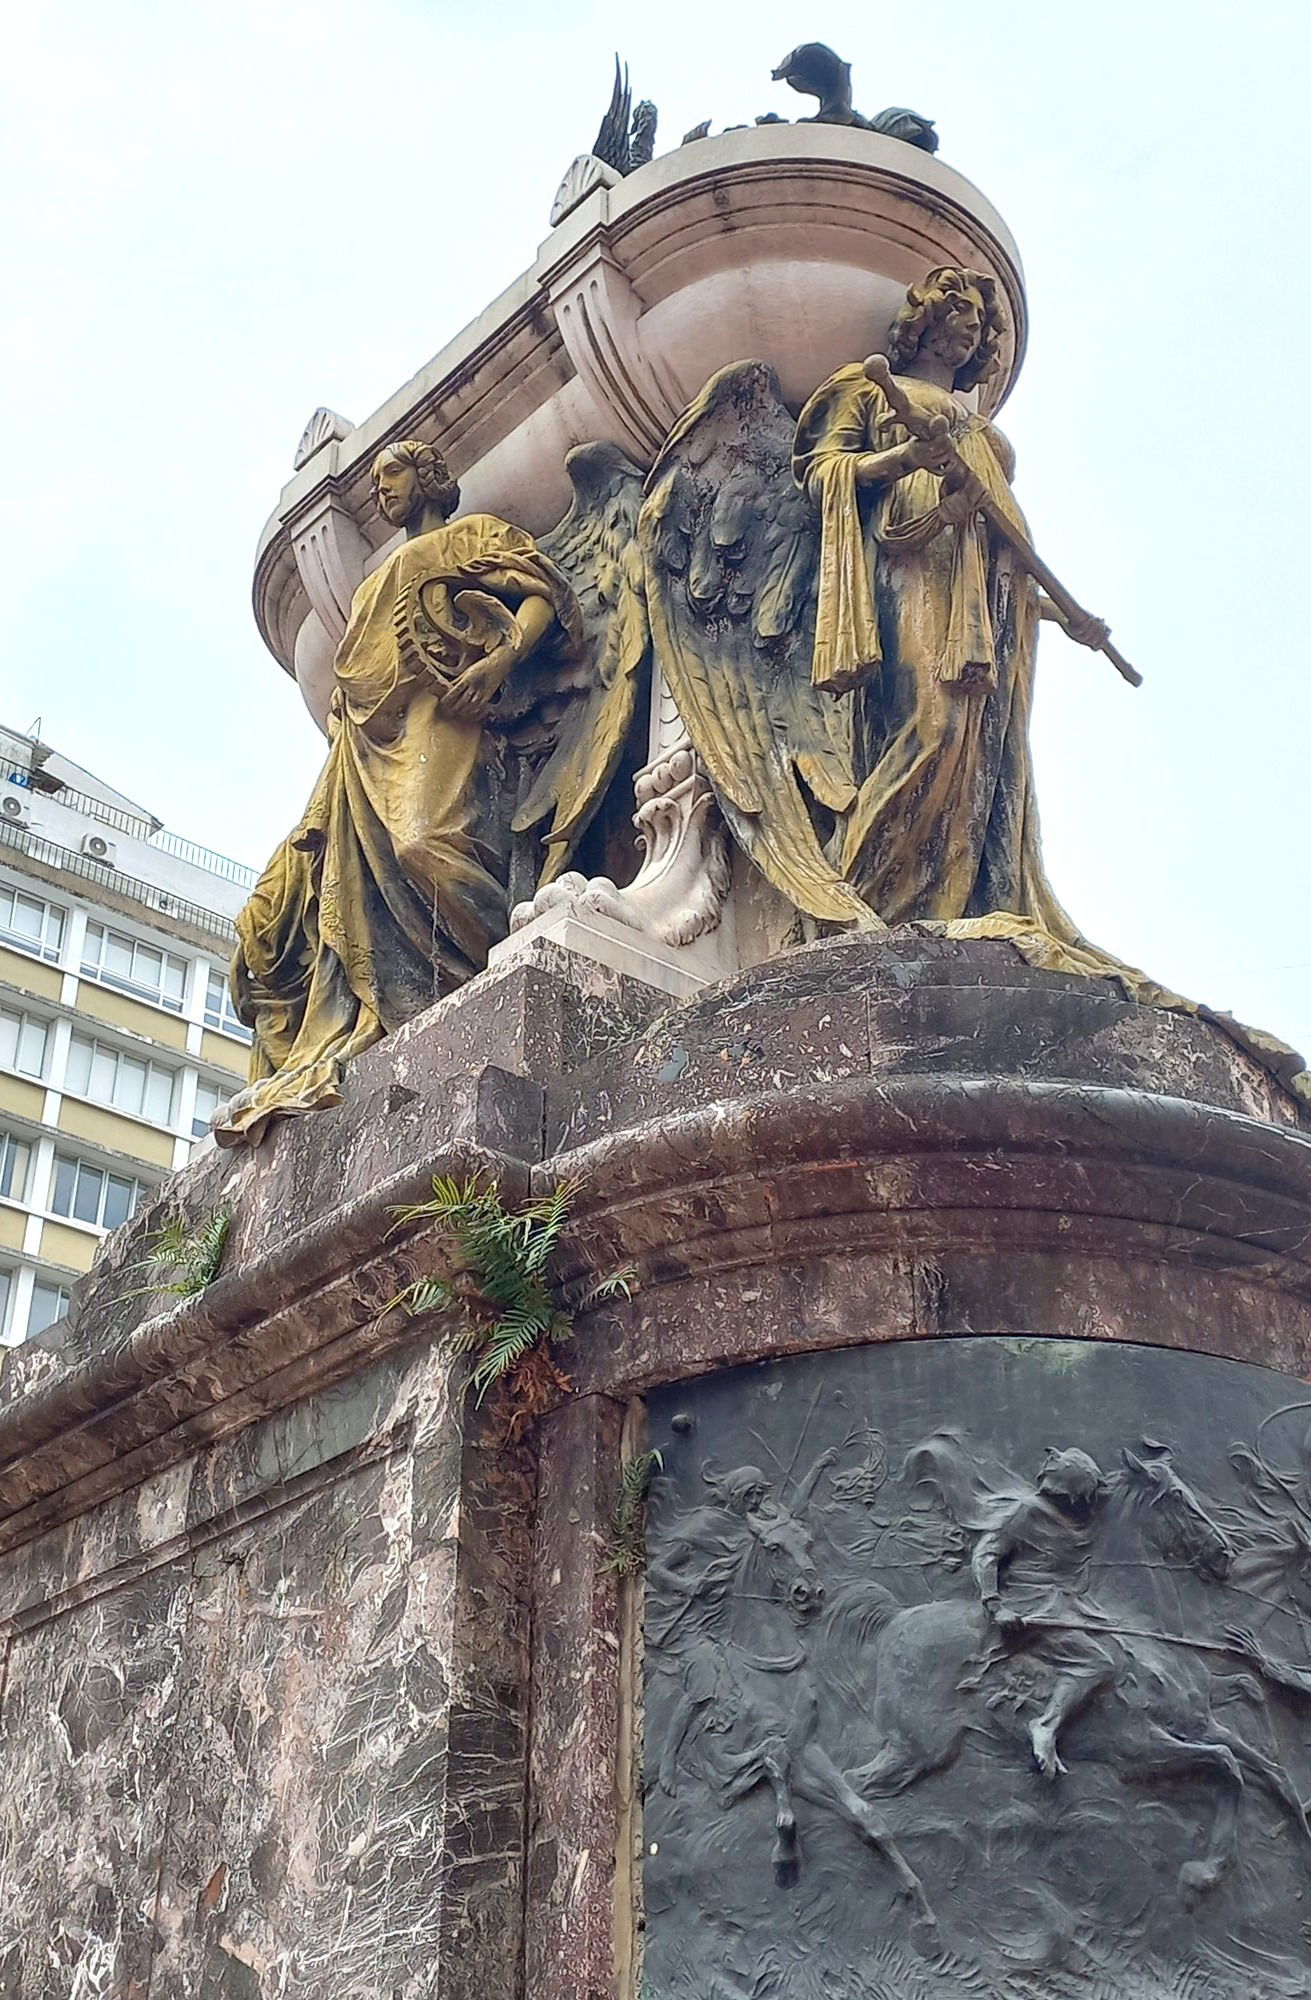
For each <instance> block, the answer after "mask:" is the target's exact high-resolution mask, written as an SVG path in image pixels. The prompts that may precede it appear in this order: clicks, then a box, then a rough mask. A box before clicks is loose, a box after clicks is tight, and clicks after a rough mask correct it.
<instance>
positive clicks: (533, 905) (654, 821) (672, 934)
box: [510, 736, 730, 945]
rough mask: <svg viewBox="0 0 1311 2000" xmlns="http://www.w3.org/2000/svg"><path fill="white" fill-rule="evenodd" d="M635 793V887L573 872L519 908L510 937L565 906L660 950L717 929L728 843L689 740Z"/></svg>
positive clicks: (640, 777)
mask: <svg viewBox="0 0 1311 2000" xmlns="http://www.w3.org/2000/svg"><path fill="white" fill-rule="evenodd" d="M633 790H634V796H635V798H636V800H637V811H636V812H635V813H634V815H633V825H634V827H635V829H636V832H637V838H638V842H639V844H640V845H641V847H642V849H643V852H644V858H643V861H642V866H641V868H640V869H639V870H638V873H637V875H636V877H635V878H634V880H633V881H632V882H630V883H629V885H628V887H627V888H626V889H618V888H616V886H615V884H614V883H613V882H612V881H610V880H609V879H608V877H606V876H604V875H598V876H593V877H592V878H591V879H590V880H589V879H588V877H587V876H585V875H580V874H578V873H577V872H576V871H571V872H570V873H568V874H566V875H562V876H561V877H560V878H559V879H558V880H557V881H555V882H552V883H551V884H550V885H549V886H548V887H547V888H545V889H542V890H539V892H538V893H537V895H536V896H534V897H533V899H532V901H531V902H528V903H520V904H518V905H517V906H516V908H515V909H514V911H513V912H512V914H511V917H510V930H511V932H512V933H513V932H516V931H521V930H523V929H525V928H526V927H527V925H529V924H530V923H532V922H533V921H534V920H535V919H536V918H538V917H540V916H543V915H545V914H546V912H547V911H549V910H553V909H556V908H559V907H560V906H561V905H562V904H565V903H571V904H574V905H576V906H577V907H578V908H580V909H584V910H593V911H596V912H597V913H598V914H599V915H601V916H605V917H609V918H611V919H612V920H613V921H614V922H615V923H619V924H624V925H626V926H627V927H628V928H629V929H631V930H635V931H642V932H643V933H645V935H646V936H648V937H651V938H654V939H655V940H656V941H657V942H658V943H660V944H667V945H685V944H691V943H692V942H693V941H694V940H695V939H697V938H699V937H704V936H705V935H706V934H707V933H708V932H710V931H713V930H714V929H715V928H716V926H717V925H718V923H719V920H720V916H721V913H722V911H723V907H724V902H725V899H726V897H727V895H728V889H729V873H730V868H729V853H728V842H727V838H726V836H725V833H724V829H723V823H722V821H721V820H720V817H719V813H718V810H717V808H716V805H715V795H714V792H713V791H712V789H711V786H710V782H709V780H708V779H707V777H706V775H705V773H704V771H703V770H702V768H701V764H700V760H699V759H698V757H697V754H696V752H695V750H693V748H692V745H691V744H690V743H689V742H688V740H687V738H686V736H684V737H683V738H682V740H681V741H680V742H678V743H677V744H675V745H674V746H673V747H672V748H671V749H670V750H668V751H666V752H665V754H664V755H663V756H660V757H657V758H655V759H654V761H653V762H652V763H650V764H648V765H646V766H645V767H644V769H642V770H641V771H639V772H638V774H637V777H636V779H635V780H634V786H633Z"/></svg>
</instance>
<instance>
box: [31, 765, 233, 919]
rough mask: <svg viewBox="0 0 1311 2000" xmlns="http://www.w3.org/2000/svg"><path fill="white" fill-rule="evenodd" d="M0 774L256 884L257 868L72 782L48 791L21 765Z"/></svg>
mask: <svg viewBox="0 0 1311 2000" xmlns="http://www.w3.org/2000/svg"><path fill="white" fill-rule="evenodd" d="M3 775H4V778H5V780H6V781H7V782H8V783H9V784H11V785H15V786H17V787H18V788H19V789H20V790H22V791H29V792H31V793H32V795H33V797H35V798H40V799H51V800H53V802H54V803H55V804H56V805H59V806H68V807H69V808H70V809H71V810H72V811H73V812H78V813H81V814H82V815H83V816H84V818H86V819H94V820H99V822H100V824H101V825H102V826H112V827H113V828H114V830H115V832H116V833H126V834H130V835H131V837H132V838H133V839H134V840H146V841H149V843H150V845H151V846H152V847H158V848H160V849H162V850H163V852H164V853H165V854H174V855H176V856H177V858H178V860H179V861H189V862H190V863H191V865H192V867H193V868H203V869H205V870H206V872H207V873H208V874H210V875H222V876H223V877H224V878H225V880H227V881H229V882H236V883H237V884H238V886H239V887H241V888H243V889H253V888H254V886H255V882H256V880H257V874H256V870H255V869H253V868H247V866H246V864H245V863H244V862H243V861H233V860H232V859H231V857H230V856H229V855H226V854H217V853H216V852H215V851H214V849H213V848H212V847H202V846H201V845H200V842H199V841H197V840H184V839H183V837H182V835H181V834H180V833H168V832H166V831H165V830H164V828H163V827H161V826H158V825H157V824H156V822H155V821H154V820H153V819H147V818H146V817H145V815H144V814H143V813H130V812H128V811H126V809H125V808H124V807H122V806H111V805H110V804H108V802H107V801H106V800H104V799H97V798H93V797H92V796H91V794H90V792H75V791H74V790H73V788H72V786H71V785H64V786H62V787H61V788H60V790H59V791H57V792H48V791H47V790H46V789H45V787H44V786H42V785H33V784H32V783H31V782H30V773H29V772H28V771H27V770H26V769H25V768H24V766H23V765H21V764H10V765H8V766H6V767H5V769H4V772H3Z"/></svg>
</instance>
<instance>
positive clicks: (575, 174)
mask: <svg viewBox="0 0 1311 2000" xmlns="http://www.w3.org/2000/svg"><path fill="white" fill-rule="evenodd" d="M620 179H622V176H621V175H620V174H619V172H618V171H617V170H616V169H615V168H614V167H610V166H607V165H606V163H605V161H604V160H598V159H597V157H596V154H595V153H580V154H579V155H578V158H577V159H576V160H575V161H574V163H573V165H572V166H571V167H570V169H569V171H568V173H567V174H566V175H565V177H564V179H563V180H562V181H561V183H560V185H559V187H558V188H557V189H556V191H555V200H554V201H553V202H552V203H551V227H552V229H554V228H555V226H556V224H557V223H558V222H563V221H564V219H565V217H566V215H572V214H573V212H574V210H575V209H576V208H577V207H578V204H579V202H582V201H586V200H587V197H588V195H589V194H593V193H595V191H596V189H597V188H599V187H613V186H614V185H615V183H616V181H618V180H620Z"/></svg>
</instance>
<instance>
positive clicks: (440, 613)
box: [215, 441, 650, 1144]
mask: <svg viewBox="0 0 1311 2000" xmlns="http://www.w3.org/2000/svg"><path fill="white" fill-rule="evenodd" d="M568 467H569V472H570V476H571V479H572V482H573V486H574V501H573V504H572V506H571V508H570V510H569V512H568V514H567V515H566V516H565V518H564V520H563V521H561V522H560V524H559V525H558V527H557V528H555V529H554V530H553V531H552V532H551V533H550V534H548V535H546V536H543V538H542V539H541V541H540V542H534V540H533V538H532V537H531V536H530V535H528V534H526V533H525V532H524V531H523V530H522V529H521V528H516V527H513V526H511V525H510V524H509V523H508V522H505V521H500V520H497V519H496V518H495V517H493V516H491V515H487V514H470V515H465V516H463V517H461V518H459V519H452V518H451V516H452V515H453V514H454V512H455V509H456V507H457V505H458V502H459V489H458V487H457V486H456V484H455V482H454V480H453V479H452V478H451V476H450V474H449V472H448V470H447V467H446V464H445V461H444V460H443V458H442V456H441V454H440V452H439V451H437V450H436V449H435V447H434V446H432V445H429V444H426V443H421V442H418V441H405V442H402V443H399V444H394V445H390V446H388V447H387V448H386V449H385V450H384V451H383V452H382V453H380V454H379V456H378V458H377V460H376V461H375V463H374V466H373V486H374V494H375V498H376V501H377V504H378V507H379V510H380V512H381V513H382V514H383V516H384V517H385V519H386V520H388V521H389V522H390V523H392V524H393V525H394V526H395V527H399V528H403V529H404V530H405V540H404V542H403V543H402V544H401V545H400V547H399V548H397V549H396V550H395V551H394V552H393V553H392V554H391V555H390V556H388V557H387V558H386V560H385V561H384V562H383V563H381V564H380V565H379V566H378V568H377V569H376V570H374V572H373V573H372V574H371V575H370V576H368V577H366V578H365V579H364V581H363V583H362V584H361V585H360V587H359V589H358V590H357V591H356V593H355V599H354V602H353V604H352V607H351V617H350V622H349V624H348V626H347V630H346V633H345V636H344V638H343V640H342V643H341V646H340V647H339V649H338V653H337V658H336V661H335V664H334V678H335V683H336V685H335V688H334V691H333V696H332V702H331V708H330V713H329V749H328V757H327V761H326V763H325V765H324V768H323V772H322V774H321V776H320V778H319V781H318V783H317V785H316V786H315V788H314V792H313V794H312V796H311V798H310V802H309V805H308V806H307V808H306V810H305V812H304V814H303V815H302V817H301V820H300V822H299V824H298V825H297V826H296V827H295V828H294V829H293V831H292V833H291V834H290V835H289V836H288V838H287V839H286V840H285V841H283V843H282V844H281V846H280V847H279V848H278V850H277V852H276V853H275V855H274V856H273V859H272V860H271V861H270V863H269V865H268V867H267V868H266V869H265V871H264V873H263V875H262V876H261V878H260V880H259V882H258V883H257V884H256V886H255V889H254V891H253V892H252V895H251V898H250V900H249V902H248V903H247V905H246V907H245V908H244V909H243V910H242V912H241V914H240V916H239V917H238V919H237V926H236V928H237V940H238V942H237V949H236V953H235V955H234V958H233V965H232V988H233V993H234V995H235V998H236V1003H237V1007H238V1010H239V1012H240V1014H241V1017H242V1019H243V1020H244V1021H246V1022H247V1023H248V1025H249V1026H250V1027H251V1029H252V1030H253V1032H254V1046H253V1050H252V1058H251V1077H252V1081H251V1084H250V1086H249V1088H248V1089H246V1090H245V1091H243V1092H241V1093H240V1094H239V1096H237V1097H236V1098H234V1099H233V1100H232V1102H231V1104H229V1105H228V1106H226V1107H225V1108H224V1110H223V1112H222V1114H221V1116H220V1119H219V1121H218V1122H217V1123H216V1128H215V1129H216V1133H217V1136H218V1137H219V1138H220V1139H221V1140H223V1141H225V1142H227V1143H230V1144H235V1143H237V1142H238V1141H241V1140H245V1141H248V1142H251V1143H254V1142H255V1141H257V1140H258V1139H259V1138H260V1136H261V1135H262V1133H263V1132H264V1130H265V1129H266V1127H267V1125H268V1122H269V1120H270V1119H271V1118H274V1117H277V1116H286V1115H290V1114H295V1113H299V1112H304V1111H309V1110H314V1109H316V1108H318V1107H320V1106H323V1105H329V1104H335V1103H338V1102H340V1098H341V1072H342V1065H343V1064H344V1063H345V1062H347V1061H349V1060H350V1059H351V1058H353V1057H354V1056H356V1055H358V1054H360V1053H361V1051H363V1050H364V1049H366V1048H368V1047H369V1046H370V1045H371V1044H372V1043H373V1042H375V1041H377V1040H378V1039H379V1038H380V1037H381V1036H382V1035H384V1034H388V1033H391V1032H392V1031H393V1030H394V1029H396V1028H398V1027H400V1026H401V1025H402V1023H403V1022H405V1021H407V1020H409V1019H411V1018H412V1016H414V1015H415V1014H417V1013H419V1012H420V1011H421V1010H422V1009H423V1008H424V1007H426V1006H428V1005H429V1004H430V1003H431V1001H432V1000H433V999H434V998H437V997H439V996H440V995H441V994H444V993H448V992H450V991H452V990H453V989H454V988H455V987H456V986H458V985H460V984H461V983H462V982H463V981H464V980H466V979H468V978H470V977H471V976H472V975H473V974H474V973H475V972H477V971H478V970H479V969H480V968H481V967H482V966H483V965H485V963H486V960H487V953H488V950H489V948H490V947H491V945H493V944H494V943H495V942H496V941H497V940H498V939H499V938H503V937H504V936H505V934H506V929H507V923H508V911H509V901H510V896H511V893H512V888H515V887H521V886H523V887H527V888H528V890H529V893H531V890H532V887H533V886H535V885H539V884H541V883H544V882H550V881H551V880H553V879H554V878H555V876H557V875H558V874H559V873H560V872H561V871H562V870H563V869H565V868H566V867H567V865H568V863H569V861H570V859H571V858H572V856H573V854H574V852H575V850H576V849H577V848H578V845H579V842H580V841H582V840H583V839H584V837H585V836H586V835H587V834H588V831H589V828H590V827H591V826H592V823H593V821H594V819H595V816H596V814H597V811H598V808H600V807H601V805H602V802H603V800H604V799H605V796H606V793H607V790H608V789H609V788H610V785H611V780H612V778H613V777H614V776H615V773H616V770H617V769H618V766H619V764H620V761H621V759H622V757H623V753H624V749H625V746H626V744H627V742H628V739H629V735H630V731H631V727H632V722H633V715H634V710H635V708H636V705H637V701H638V697H639V694H640V693H641V691H642V688H643V685H644V678H645V676H646V674H647V671H648V662H649V653H650V638H649V631H648V625H647V617H646V609H645V601H644V595H643V583H642V574H641V558H640V554H639V551H638V544H637V517H638V510H639V507H640V504H641V493H642V475H641V473H640V472H639V471H638V470H637V468H636V467H635V466H633V465H631V464H630V463H629V461H628V460H627V459H626V458H624V456H623V454H622V453H621V452H619V451H617V450H616V449H615V448H614V447H613V446H611V445H606V444H593V445H584V446H580V447H579V448H578V449H577V450H576V451H574V452H572V453H571V454H570V457H569V460H568ZM617 790H618V788H616V791H617ZM592 845H593V847H595V846H596V842H595V841H593V843H592ZM602 851H603V850H602Z"/></svg>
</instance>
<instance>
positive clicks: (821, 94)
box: [773, 42, 938, 153]
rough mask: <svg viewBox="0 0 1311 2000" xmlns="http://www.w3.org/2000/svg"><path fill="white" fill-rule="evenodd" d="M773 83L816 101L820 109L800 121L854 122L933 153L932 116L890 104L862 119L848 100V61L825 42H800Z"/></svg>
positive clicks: (865, 128)
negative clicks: (790, 87)
mask: <svg viewBox="0 0 1311 2000" xmlns="http://www.w3.org/2000/svg"><path fill="white" fill-rule="evenodd" d="M773 77H774V82H775V83H787V84H790V85H791V86H792V88H793V90H798V91H800V93H801V95H802V96H803V97H814V98H817V99H818V100H819V108H818V110H816V111H813V112H812V113H811V114H810V117H809V118H808V119H806V118H803V119H801V120H800V123H801V124H803V125H805V124H814V125H855V126H858V127H859V128H860V130H861V131H863V132H881V133H883V134H884V136H885V137H886V138H889V139H902V140H904V141H905V143H906V144H907V145H908V146H918V147H919V148H920V149H921V151H923V152H925V153H936V152H937V150H938V135H937V132H936V131H935V130H934V126H933V120H932V119H931V118H922V117H921V116H920V114H919V112H918V111H907V110H906V109H905V108H904V106H902V105H897V104H893V105H889V107H888V109H887V110H886V111H880V112H879V114H878V116H877V117H875V118H864V117H862V116H861V114H860V112H859V111H856V110H855V109H854V108H853V106H852V102H851V64H850V63H848V62H843V60H842V58H841V56H840V55H838V54H837V52H836V50H834V49H831V48H829V47H828V46H827V45H826V44H825V43H824V42H802V43H801V45H800V47H799V48H795V49H793V51H792V53H791V55H789V56H785V57H784V58H783V61H782V62H781V63H780V64H779V66H778V68H777V69H776V70H775V71H774V73H773Z"/></svg>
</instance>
